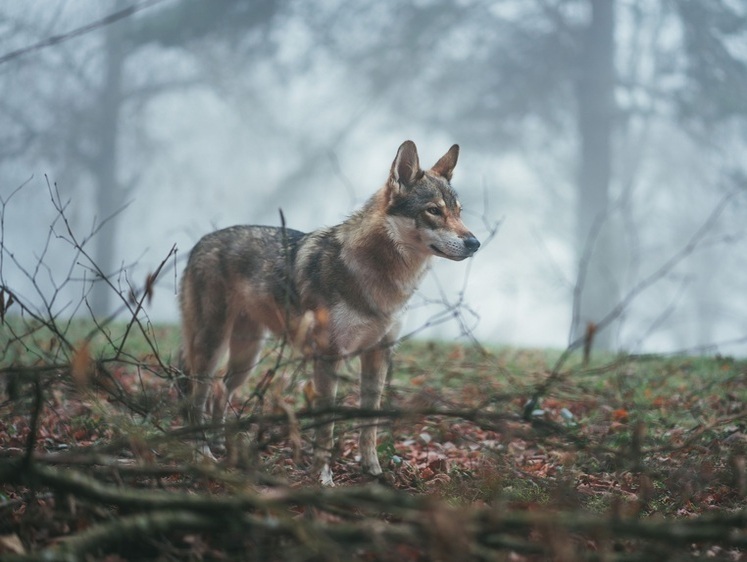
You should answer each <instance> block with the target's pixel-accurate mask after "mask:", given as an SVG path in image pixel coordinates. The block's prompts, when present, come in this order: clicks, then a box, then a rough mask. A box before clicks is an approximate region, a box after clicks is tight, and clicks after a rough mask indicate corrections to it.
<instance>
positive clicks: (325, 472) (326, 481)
mask: <svg viewBox="0 0 747 562" xmlns="http://www.w3.org/2000/svg"><path fill="white" fill-rule="evenodd" d="M319 482H320V483H321V485H322V486H324V487H325V488H332V487H334V485H335V483H334V481H333V480H332V469H331V468H329V465H328V464H327V463H324V466H323V467H322V470H321V471H320V472H319Z"/></svg>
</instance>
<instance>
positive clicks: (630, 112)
mask: <svg viewBox="0 0 747 562" xmlns="http://www.w3.org/2000/svg"><path fill="white" fill-rule="evenodd" d="M110 16H112V17H110ZM746 30H747V9H746V8H745V5H744V3H742V2H738V1H736V0H733V1H729V0H718V1H708V2H700V1H695V0H676V1H675V0H672V1H667V2H659V1H650V2H628V1H622V0H619V1H612V0H609V1H552V0H551V1H547V0H537V1H530V2H515V1H509V0H505V1H494V2H486V1H481V0H475V1H472V0H463V1H460V2H451V1H440V0H422V1H413V2H359V1H357V0H353V1H350V0H346V1H344V2H342V1H336V0H329V1H325V2H296V1H290V0H258V1H255V2H240V1H234V0H214V1H210V2H205V1H199V0H181V1H168V0H162V1H152V2H142V3H131V2H126V1H106V2H102V1H83V0H78V1H75V2H69V1H55V2H5V3H3V5H2V6H1V7H0V56H1V57H2V58H1V59H0V91H2V96H1V98H2V99H0V178H1V182H0V183H1V185H0V197H2V203H3V210H4V224H3V230H2V244H3V260H2V262H0V263H2V268H1V269H0V276H1V278H0V282H2V283H3V284H4V285H5V286H8V287H12V288H13V289H14V292H15V294H16V298H17V299H23V300H24V302H25V303H26V304H28V305H29V306H32V307H34V306H41V307H42V308H49V309H50V311H51V312H52V313H53V314H62V315H72V314H78V315H81V316H89V315H91V314H93V315H96V316H99V317H102V316H104V315H107V314H109V313H112V312H113V311H116V310H118V309H119V308H121V306H120V305H121V303H118V302H117V298H116V292H115V291H113V290H112V289H111V287H109V286H107V285H106V284H105V283H102V282H99V281H97V278H98V277H100V276H99V275H98V273H97V272H96V271H93V270H92V269H91V266H90V264H86V263H82V262H81V260H80V259H79V256H78V255H77V254H76V250H75V249H74V248H71V247H70V245H69V244H68V243H67V242H66V241H65V240H62V239H60V238H57V236H56V234H59V224H57V230H55V231H54V232H55V235H54V236H51V237H50V225H53V223H54V222H55V218H56V217H57V211H56V210H55V206H54V204H53V203H52V202H51V200H50V186H51V191H52V192H55V190H56V192H57V194H58V196H59V200H60V202H61V204H62V205H66V207H65V214H66V217H67V219H68V220H69V221H70V225H71V227H72V228H73V230H74V231H75V232H76V233H77V234H78V236H79V238H80V239H81V240H84V241H85V248H86V251H87V252H89V254H90V257H91V259H92V260H94V261H95V263H96V264H98V266H99V268H100V270H101V272H103V273H105V274H106V275H107V276H108V277H109V278H110V279H111V281H112V282H113V283H114V285H115V286H116V287H117V288H119V289H121V290H123V291H126V289H127V287H128V286H129V285H130V284H142V283H143V282H144V280H145V278H146V276H147V275H148V273H149V272H151V271H153V270H154V269H155V268H156V267H157V265H158V264H159V263H160V262H161V261H162V260H163V259H164V258H165V257H166V256H167V255H168V254H169V251H170V249H171V248H172V246H174V245H176V248H177V254H176V255H177V260H176V261H177V263H175V264H174V265H173V268H174V270H175V273H177V274H178V273H180V271H181V268H182V266H183V262H182V259H183V258H184V257H185V255H186V253H187V252H188V251H189V249H190V248H191V246H192V245H193V244H194V243H195V242H196V240H197V239H199V237H200V236H202V235H203V234H205V233H206V232H208V231H210V230H212V229H215V228H218V227H224V226H229V225H232V224H236V223H263V224H274V225H277V224H279V222H280V218H279V214H278V209H279V208H282V210H283V212H284V214H285V217H286V219H287V223H288V225H289V226H290V227H293V228H298V229H301V230H310V229H313V228H316V227H319V226H322V225H329V224H334V223H336V222H339V221H340V220H341V219H343V218H344V217H345V216H346V215H347V214H348V213H349V212H350V211H351V210H352V209H353V208H354V207H355V206H357V205H360V204H361V203H362V202H363V201H364V200H365V199H366V198H367V197H368V196H369V195H370V194H371V193H372V192H373V191H374V190H375V189H377V188H378V187H379V186H380V185H381V184H382V183H383V181H384V180H385V178H386V174H387V172H388V168H389V165H390V164H391V161H392V159H393V157H394V154H395V152H396V149H397V147H398V146H399V144H400V143H401V142H402V141H403V140H405V139H408V138H409V139H413V140H414V141H415V142H416V143H417V145H418V147H419V149H420V153H421V161H422V163H423V165H430V164H432V163H433V162H435V160H436V158H437V157H438V156H439V155H441V154H442V153H443V152H444V151H445V150H446V149H447V148H448V146H450V144H451V143H454V142H456V143H459V144H460V145H461V148H462V152H461V158H460V162H459V165H458V167H457V172H456V177H455V180H454V185H455V187H456V188H457V190H458V191H459V192H460V195H461V198H462V201H463V203H464V207H465V222H466V223H467V224H468V226H469V227H470V228H471V229H472V230H473V231H474V232H475V233H476V235H477V236H478V238H481V239H483V240H485V239H486V238H490V233H491V232H492V231H493V229H494V228H495V226H496V225H497V224H498V223H500V224H499V230H498V232H497V236H495V238H493V239H492V240H490V243H489V244H487V245H486V246H485V247H484V248H483V249H481V250H480V252H479V254H478V255H477V256H476V257H475V258H474V259H473V260H470V261H469V262H468V263H465V264H460V265H457V264H454V263H436V264H434V267H433V274H432V275H430V276H429V280H428V282H427V283H426V284H425V285H424V287H423V288H422V290H421V291H420V293H419V295H418V296H417V297H416V298H415V299H414V300H413V302H412V306H411V310H410V312H409V314H408V317H407V324H406V331H408V332H411V331H414V330H416V331H419V332H418V333H419V334H420V335H422V336H423V337H427V338H430V339H433V338H440V339H451V338H453V337H458V336H463V335H465V334H472V335H473V336H474V337H475V338H476V339H477V340H479V341H481V342H486V343H487V342H492V343H502V344H511V345H523V346H543V347H555V348H563V347H565V346H566V345H567V344H568V342H569V341H572V340H574V339H575V338H576V337H577V336H579V335H581V334H582V333H583V331H584V330H585V329H586V327H587V326H588V324H589V322H594V323H596V324H600V323H601V325H602V326H605V329H603V330H599V332H598V334H597V338H596V342H595V343H596V345H598V346H599V347H608V348H611V349H622V350H625V351H631V352H640V351H658V352H673V351H689V352H699V351H709V352H712V351H717V352H719V353H727V354H729V353H736V354H742V353H744V352H745V351H746V350H747V348H746V347H745V343H746V341H747V340H746V338H747V320H746V318H747V315H746V314H745V313H746V312H747V310H746V309H747V299H745V298H744V296H743V295H744V290H743V288H744V287H745V285H746V284H747V279H745V276H747V267H745V260H746V259H747V255H745V252H744V236H745V228H744V224H745V223H744V218H743V217H744V213H745V185H746V184H747V182H746V181H745V167H746V166H747V159H745V158H744V149H745V141H746V137H745V133H746V131H747V129H746V128H745V126H746V123H747V121H746V118H747V95H745V92H747V35H746V33H745V32H746ZM20 186H23V187H22V188H21V189H18V188H19V187H20ZM55 186H56V188H55ZM92 234H94V235H92ZM87 235H91V236H90V237H87ZM89 238H90V239H89ZM11 255H12V259H11V257H10V256H11ZM172 259H173V256H172ZM436 261H437V262H438V261H439V260H436ZM39 262H41V267H40V266H39ZM68 273H70V274H71V275H70V276H68ZM68 277H70V278H68ZM175 277H176V275H169V276H165V277H164V276H162V277H161V278H160V279H159V284H158V287H157V290H155V292H154V296H153V299H152V301H151V302H150V304H149V306H148V307H147V309H146V311H147V313H148V315H149V317H150V318H151V319H152V320H154V321H166V322H175V321H176V319H177V308H176V286H177V280H176V278H175ZM610 313H612V314H610ZM424 327H425V329H423V328H424Z"/></svg>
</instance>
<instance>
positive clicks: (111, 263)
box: [0, 0, 281, 317]
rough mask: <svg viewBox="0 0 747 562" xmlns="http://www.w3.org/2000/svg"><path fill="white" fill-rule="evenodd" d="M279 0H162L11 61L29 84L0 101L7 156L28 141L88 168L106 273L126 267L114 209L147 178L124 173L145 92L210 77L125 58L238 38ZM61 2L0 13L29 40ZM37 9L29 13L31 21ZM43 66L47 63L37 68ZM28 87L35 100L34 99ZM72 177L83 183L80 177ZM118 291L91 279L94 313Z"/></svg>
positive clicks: (32, 149)
mask: <svg viewBox="0 0 747 562" xmlns="http://www.w3.org/2000/svg"><path fill="white" fill-rule="evenodd" d="M280 4H281V1H280V0H260V1H257V2H251V3H248V2H242V1H240V0H214V1H211V2H209V3H207V2H203V1H201V0H185V1H182V2H178V3H175V4H166V5H164V6H162V7H158V6H155V7H153V8H151V9H150V10H145V11H142V12H141V13H139V14H137V17H128V18H124V19H121V20H118V21H115V22H113V23H110V22H107V23H105V24H104V23H102V25H101V26H100V29H92V30H91V31H90V32H88V33H87V34H86V35H85V37H82V38H77V37H76V39H74V40H73V41H72V42H70V43H65V44H62V45H59V46H55V48H54V49H51V50H49V51H41V52H39V53H35V54H34V55H33V58H32V56H30V55H27V56H24V57H21V58H19V59H16V60H14V61H12V63H11V64H12V65H14V66H15V67H16V68H21V69H23V77H24V81H25V82H26V89H25V91H22V92H21V91H20V90H18V89H17V88H14V93H15V95H9V96H8V97H7V98H5V99H4V100H3V102H2V106H0V111H1V113H0V118H2V119H3V120H4V121H5V122H6V123H8V124H9V126H8V127H7V129H5V130H12V131H13V133H12V141H13V142H12V143H11V142H9V143H8V145H6V146H8V149H7V151H6V152H5V154H3V155H2V156H3V157H6V158H10V157H12V156H13V155H14V154H18V153H19V151H21V150H22V151H23V152H24V153H25V157H26V158H28V159H33V158H39V159H43V160H46V161H48V162H50V163H54V164H56V167H57V168H58V169H66V170H67V172H66V173H65V172H61V174H60V175H63V176H67V177H69V178H72V177H76V176H78V175H79V174H82V175H83V176H85V177H87V178H88V179H89V181H90V185H91V189H92V190H93V192H94V197H93V201H94V204H95V216H96V221H97V225H96V228H97V230H96V234H95V240H94V242H95V251H94V254H93V257H94V261H95V262H96V265H97V267H98V268H99V270H100V271H101V273H102V274H103V275H105V276H106V277H108V278H111V277H113V276H116V275H117V273H118V271H119V268H118V266H117V265H116V260H117V259H118V258H117V249H116V241H117V238H118V226H119V225H118V220H117V214H118V212H119V211H121V210H122V208H123V206H124V205H125V204H126V202H127V200H128V199H129V198H130V195H131V193H132V191H133V190H134V189H136V187H137V184H138V181H139V179H140V177H139V175H138V174H137V173H135V174H131V176H130V177H123V173H122V171H121V169H120V168H121V166H120V163H121V160H122V158H123V157H124V149H123V146H124V145H125V144H127V143H125V142H123V139H124V138H125V137H127V136H128V135H129V136H132V135H133V134H134V130H133V123H132V121H133V120H134V118H135V117H136V114H137V110H138V109H139V108H143V107H144V105H145V103H144V101H145V100H146V99H149V98H152V97H154V96H157V95H161V94H163V93H167V92H169V91H173V90H174V89H177V88H184V87H185V86H188V85H192V86H195V85H199V84H204V79H206V77H198V76H193V77H191V78H190V79H189V80H185V79H175V78H174V77H173V76H166V77H162V76H158V75H156V76H152V75H147V73H143V72H142V69H140V68H134V69H133V68H128V60H129V59H130V58H131V57H132V56H133V55H135V54H137V53H138V51H139V50H140V49H142V48H144V47H146V46H148V45H158V46H163V47H183V48H186V47H191V44H192V43H194V42H197V41H199V40H202V39H205V38H206V37H210V38H211V39H212V40H214V41H221V42H231V41H237V40H238V39H240V38H241V37H242V36H243V35H244V34H246V33H247V32H248V31H250V30H252V29H255V28H259V27H266V26H267V25H268V23H269V22H270V21H271V20H272V18H273V17H274V16H275V14H276V12H277V9H278V7H279V6H280ZM128 5H129V2H127V1H126V0H112V1H111V2H109V3H108V5H107V7H106V8H103V9H108V10H109V11H110V12H111V13H114V12H117V11H119V10H125V9H126V8H127V6H128ZM97 7H100V6H97ZM80 8H81V10H80V12H79V13H78V14H77V15H78V18H77V22H78V23H79V24H80V23H83V22H82V20H84V19H91V17H90V16H89V15H88V13H89V10H87V9H86V7H85V6H80ZM89 8H90V6H89ZM63 12H64V9H60V10H59V11H58V12H57V13H55V14H52V15H51V16H50V17H49V20H48V22H49V23H48V24H47V25H44V26H34V25H32V24H24V21H25V20H24V19H23V18H22V17H18V16H19V14H13V15H15V16H16V18H17V19H16V18H14V17H13V16H12V15H11V14H12V10H8V13H5V14H0V16H2V17H0V19H1V20H2V21H8V22H14V26H12V27H10V30H9V31H7V33H8V34H9V39H10V40H14V39H15V40H16V42H18V39H17V38H18V37H23V39H22V41H27V42H30V43H33V42H34V41H35V40H36V41H39V40H43V39H46V38H47V37H48V36H51V35H53V34H54V33H53V32H52V29H54V26H55V25H56V24H58V23H59V19H60V17H61V14H62V13H63ZM83 14H85V15H83ZM24 15H28V14H24ZM31 16H32V19H30V20H29V21H33V17H34V16H33V14H32V15H31ZM40 19H42V20H44V18H40ZM81 45H84V47H83V48H81ZM81 53H85V54H84V55H83V56H81ZM59 61H62V64H61V66H60V65H59V64H58V63H59ZM40 67H41V68H45V67H50V68H45V70H46V71H45V72H40V71H39V70H40ZM134 76H137V77H138V79H133V77H134ZM51 82H53V83H56V84H57V87H56V88H55V89H54V91H53V92H49V84H50V83H51ZM133 84H138V86H136V87H133ZM29 97H31V98H33V103H30V104H29V103H28V99H29ZM39 115H42V116H44V118H43V119H40V118H39ZM0 129H3V127H1V126H0ZM130 144H133V143H132V142H130ZM11 147H13V148H11ZM139 156H141V157H143V158H145V157H146V156H147V155H145V154H140V155H139ZM72 183H74V184H80V183H81V180H80V178H78V179H77V180H76V181H75V182H72ZM112 281H113V282H115V283H116V282H117V280H116V279H112ZM113 296H114V293H113V291H111V289H110V288H109V287H107V286H106V284H104V283H101V282H96V283H94V285H93V287H92V291H91V294H90V295H89V297H88V303H89V306H90V307H91V310H92V313H93V314H94V315H95V316H97V317H102V316H105V315H107V314H110V313H111V306H112V305H111V300H112V298H113Z"/></svg>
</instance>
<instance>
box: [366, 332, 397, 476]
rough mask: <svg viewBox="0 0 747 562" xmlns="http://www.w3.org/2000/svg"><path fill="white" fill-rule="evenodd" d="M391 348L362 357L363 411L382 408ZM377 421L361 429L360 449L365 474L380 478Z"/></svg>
mask: <svg viewBox="0 0 747 562" xmlns="http://www.w3.org/2000/svg"><path fill="white" fill-rule="evenodd" d="M390 354H391V348H390V347H388V346H386V347H380V348H377V349H372V350H369V351H367V352H365V353H364V354H363V355H362V356H361V409H363V410H378V409H379V408H381V395H382V393H383V392H384V383H385V381H386V376H387V370H388V365H389V355H390ZM377 424H378V420H377V419H371V420H370V421H368V422H366V424H365V425H364V426H363V429H361V435H360V441H359V444H358V447H359V449H360V454H361V468H362V469H363V472H365V473H367V474H371V475H374V476H378V475H379V474H381V472H382V471H381V465H380V464H379V456H378V454H377V453H376V426H377Z"/></svg>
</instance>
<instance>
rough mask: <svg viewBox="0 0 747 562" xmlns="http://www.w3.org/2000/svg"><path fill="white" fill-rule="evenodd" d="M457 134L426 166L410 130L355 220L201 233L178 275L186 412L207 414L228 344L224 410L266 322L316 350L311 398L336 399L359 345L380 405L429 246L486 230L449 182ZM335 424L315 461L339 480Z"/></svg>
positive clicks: (469, 248) (367, 405)
mask: <svg viewBox="0 0 747 562" xmlns="http://www.w3.org/2000/svg"><path fill="white" fill-rule="evenodd" d="M458 156H459V146H458V145H453V146H452V147H451V148H450V149H449V150H448V152H446V154H445V155H444V156H442V157H441V158H440V159H439V160H438V161H437V162H436V164H435V165H434V166H433V167H432V168H430V169H429V170H422V169H421V168H420V162H419V158H418V151H417V148H416V146H415V144H414V143H413V142H412V141H409V140H408V141H405V142H404V143H402V145H401V146H400V147H399V149H398V151H397V155H396V157H395V159H394V161H393V162H392V166H391V169H390V171H389V177H388V179H387V181H386V183H385V184H384V186H383V187H381V188H380V189H379V190H378V191H376V192H375V193H374V194H373V196H371V198H370V199H368V201H367V202H366V203H365V204H364V205H363V206H362V207H361V208H360V209H359V210H358V211H356V212H354V213H353V214H352V215H351V216H350V217H349V218H348V219H347V220H345V221H344V222H342V223H341V224H338V225H336V226H332V227H328V228H321V229H319V230H315V231H313V232H310V233H303V232H299V231H297V230H292V229H288V228H285V227H271V226H233V227H230V228H225V229H222V230H218V231H216V232H212V233H210V234H207V235H206V236H204V237H203V238H202V239H201V240H200V241H199V242H198V243H197V244H196V245H195V247H194V248H193V249H192V251H191V253H190V255H189V259H188V262H187V266H186V268H185V271H184V274H183V276H182V281H181V287H180V308H181V317H182V334H183V366H184V370H185V374H186V375H187V377H188V378H189V379H190V380H191V390H190V395H189V397H188V402H189V406H188V408H189V409H188V420H189V422H190V423H191V424H195V425H197V424H200V423H202V422H203V421H204V419H205V416H206V410H207V406H208V395H209V394H210V393H211V389H212V388H213V387H214V380H213V379H214V377H215V373H216V371H217V367H218V363H219V361H220V359H221V358H222V356H223V355H224V354H225V351H226V349H227V350H228V361H227V370H226V372H225V375H224V377H223V381H222V390H221V391H220V392H213V397H212V401H211V404H210V405H211V406H212V408H211V409H212V415H213V417H214V419H215V420H217V421H220V420H222V419H223V417H224V416H225V412H226V408H227V405H228V403H229V401H230V399H231V396H232V395H233V394H234V392H236V390H237V389H238V388H239V387H240V386H241V385H242V384H243V383H244V381H245V380H246V379H247V377H248V375H249V373H250V372H251V370H252V368H253V367H254V366H255V364H256V362H257V358H258V355H259V352H260V349H261V347H262V343H263V340H264V338H265V337H266V335H267V334H268V333H272V334H275V335H276V336H278V337H281V338H286V339H287V341H290V342H293V343H294V344H295V345H296V346H297V347H299V348H301V349H302V351H304V352H305V353H306V354H307V356H309V357H311V361H312V362H313V383H314V406H315V407H316V408H326V407H332V406H333V405H334V401H335V395H336V392H337V377H336V374H335V373H336V370H337V368H338V366H339V365H340V363H341V361H343V360H345V359H348V358H351V357H355V356H359V357H360V365H361V370H360V405H361V408H363V409H369V410H377V409H379V408H380V402H381V396H382V392H383V389H384V385H385V380H386V375H387V370H388V366H389V363H390V359H391V354H392V350H393V346H394V344H395V342H396V340H397V332H398V328H399V322H398V318H399V316H400V313H401V311H402V310H403V308H404V306H405V304H406V303H407V301H408V299H409V298H410V296H411V295H412V294H413V292H414V291H415V290H416V288H417V286H418V283H419V281H420V280H421V278H422V277H423V274H424V272H425V270H426V268H427V265H428V263H429V260H430V258H431V257H433V256H437V257H441V258H447V259H450V260H454V261H460V260H464V259H465V258H468V257H470V256H472V255H473V254H474V253H475V252H476V251H477V249H478V248H479V247H480V242H479V241H478V240H477V238H476V237H475V236H474V234H472V232H470V231H469V230H468V229H467V227H466V226H465V225H464V223H463V222H462V219H461V210H462V206H461V204H460V203H459V199H458V198H457V194H456V192H455V191H454V189H453V188H452V187H451V178H452V174H453V171H454V167H455V166H456V163H457V158H458ZM332 444H333V424H332V423H327V424H325V425H323V426H322V427H320V428H319V429H318V430H317V432H316V438H315V446H314V459H315V460H314V469H315V470H316V471H318V475H319V477H320V479H321V482H322V483H323V484H326V485H332V473H331V470H330V468H329V462H330V454H331V449H332ZM359 452H360V456H361V465H362V470H363V472H364V473H368V474H369V475H372V476H380V475H381V474H382V469H381V466H380V464H379V459H378V456H377V453H376V424H375V423H374V424H370V425H367V426H366V427H364V428H363V429H362V430H361V432H360V439H359Z"/></svg>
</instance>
